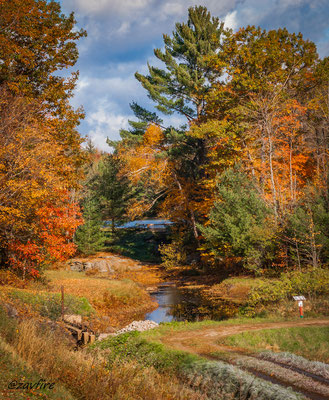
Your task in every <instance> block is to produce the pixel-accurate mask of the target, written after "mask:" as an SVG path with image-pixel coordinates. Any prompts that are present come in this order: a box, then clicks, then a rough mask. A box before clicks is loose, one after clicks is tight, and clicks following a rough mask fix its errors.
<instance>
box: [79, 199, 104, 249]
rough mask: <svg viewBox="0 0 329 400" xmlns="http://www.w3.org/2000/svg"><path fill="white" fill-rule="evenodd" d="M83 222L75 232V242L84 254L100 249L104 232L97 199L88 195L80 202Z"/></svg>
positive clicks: (102, 245)
mask: <svg viewBox="0 0 329 400" xmlns="http://www.w3.org/2000/svg"><path fill="white" fill-rule="evenodd" d="M82 207H83V219H84V224H83V225H81V226H80V227H79V228H78V230H77V231H76V233H75V243H76V245H77V246H78V249H79V250H80V251H81V252H82V253H84V254H93V253H96V252H97V251H99V250H102V249H103V247H104V242H105V234H104V232H103V231H101V225H102V218H101V213H100V210H99V206H98V204H97V201H96V200H95V199H94V198H92V196H90V195H89V196H88V197H86V198H85V200H84V201H83V204H82Z"/></svg>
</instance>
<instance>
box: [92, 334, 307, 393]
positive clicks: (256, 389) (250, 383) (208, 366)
mask: <svg viewBox="0 0 329 400" xmlns="http://www.w3.org/2000/svg"><path fill="white" fill-rule="evenodd" d="M145 336H146V335H145V334H141V333H138V332H131V333H126V334H123V335H119V336H117V337H115V338H111V339H108V340H105V341H103V342H101V343H98V344H96V345H94V349H99V351H100V352H101V353H102V352H103V354H106V357H107V360H108V362H109V368H111V367H112V364H113V363H115V362H118V360H121V361H125V360H129V361H131V360H133V361H137V362H138V363H139V364H140V365H141V366H143V367H145V368H149V367H150V366H152V367H154V368H156V369H157V370H158V371H161V372H162V373H165V374H166V375H168V374H169V375H174V376H176V377H178V379H179V380H180V381H181V382H183V383H185V384H188V385H189V386H191V387H192V388H193V389H194V390H195V391H197V392H199V393H200V395H203V396H206V398H208V399H216V400H217V399H218V398H222V399H239V400H240V399H247V398H249V399H259V400H265V399H266V400H271V399H273V400H274V399H275V400H279V399H280V400H281V399H283V398H284V399H287V400H288V399H295V400H296V399H298V398H303V397H302V396H299V395H296V394H295V393H294V392H292V391H291V390H289V389H285V388H283V387H280V386H277V385H273V384H271V383H267V382H265V381H263V380H260V379H258V378H255V377H254V376H252V375H250V374H248V373H246V372H244V371H242V370H241V369H239V368H236V367H233V366H231V365H229V364H227V363H225V362H220V361H208V360H206V359H204V358H202V357H199V356H197V355H193V354H190V353H186V352H182V351H177V350H171V349H168V348H166V347H165V346H164V345H163V344H161V343H158V342H154V341H150V340H147V339H145Z"/></svg>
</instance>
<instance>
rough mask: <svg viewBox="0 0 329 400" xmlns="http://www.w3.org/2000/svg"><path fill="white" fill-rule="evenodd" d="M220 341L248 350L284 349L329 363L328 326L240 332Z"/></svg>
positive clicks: (277, 350) (276, 350)
mask: <svg viewBox="0 0 329 400" xmlns="http://www.w3.org/2000/svg"><path fill="white" fill-rule="evenodd" d="M220 343H223V344H226V345H228V346H234V347H239V348H244V349H248V350H250V351H263V350H272V351H275V352H279V351H286V352H290V353H294V354H297V355H300V356H302V357H305V358H307V359H309V360H314V361H323V362H325V363H329V347H328V343H329V327H319V326H311V327H294V328H281V329H264V330H261V331H256V332H242V333H239V334H237V335H233V336H230V337H227V338H225V339H222V340H221V341H220Z"/></svg>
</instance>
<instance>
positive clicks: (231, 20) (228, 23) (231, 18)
mask: <svg viewBox="0 0 329 400" xmlns="http://www.w3.org/2000/svg"><path fill="white" fill-rule="evenodd" d="M236 18H237V11H236V10H235V11H232V12H231V13H229V14H227V15H226V17H225V18H224V24H225V28H230V29H233V30H235V29H237V28H238V22H237V19H236Z"/></svg>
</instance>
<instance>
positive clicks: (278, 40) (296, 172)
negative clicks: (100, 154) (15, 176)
mask: <svg viewBox="0 0 329 400" xmlns="http://www.w3.org/2000/svg"><path fill="white" fill-rule="evenodd" d="M196 15H198V18H199V19H196V18H195V16H196ZM205 16H207V19H206V20H204V18H205ZM200 21H203V22H202V23H201V22H200ZM210 21H211V18H210V14H209V13H208V14H207V11H206V10H205V8H204V7H195V8H190V9H189V21H188V28H186V30H180V27H181V26H183V25H182V24H177V26H176V28H177V31H176V32H174V35H173V37H172V38H169V37H168V36H166V35H165V36H164V41H165V47H166V56H164V54H162V53H161V52H160V51H159V50H155V55H156V57H157V58H159V59H160V60H161V61H162V62H163V63H164V64H165V69H163V70H162V69H159V68H153V67H149V75H147V76H142V75H140V74H136V77H137V79H138V80H139V81H140V82H141V83H142V85H143V87H144V88H145V89H146V90H147V91H148V94H149V97H150V98H151V99H152V100H153V101H154V102H155V105H156V107H157V108H158V109H159V110H160V111H163V112H164V113H166V114H171V113H173V112H179V113H180V114H181V116H185V117H187V125H186V126H182V127H180V128H173V127H172V126H171V127H167V128H166V127H161V128H160V126H159V122H158V121H161V120H160V119H159V117H156V116H154V115H153V114H150V113H149V114H145V115H146V116H148V119H146V118H145V119H144V120H143V121H142V122H143V123H144V126H145V123H146V122H148V124H147V126H146V129H145V130H144V133H143V134H141V132H140V129H139V130H135V131H132V132H131V133H132V134H131V135H130V136H129V135H128V136H127V133H125V136H124V138H123V139H124V140H123V141H122V142H121V143H119V144H118V146H117V150H118V156H119V157H120V158H122V159H123V160H124V165H125V169H124V172H123V173H124V174H125V175H126V176H128V177H129V179H131V180H132V181H133V182H135V183H138V182H144V184H145V185H149V186H152V187H153V197H152V198H150V197H149V196H144V197H142V198H140V199H139V201H138V202H137V201H135V202H134V203H132V204H131V210H132V211H131V214H132V215H133V216H137V215H139V216H140V215H142V214H143V212H145V211H149V210H150V209H152V207H153V209H156V211H157V213H158V215H161V216H166V217H167V218H169V219H171V220H172V221H174V222H175V223H176V224H175V227H174V228H173V231H174V234H173V241H174V242H173V246H174V247H175V246H176V247H175V248H180V249H181V251H184V249H185V250H186V249H187V253H190V254H191V253H192V252H194V254H196V256H195V258H194V260H196V261H197V262H199V263H200V262H201V263H202V262H204V263H205V264H206V265H208V266H217V267H218V266H219V267H224V268H225V269H226V270H229V269H232V270H234V269H236V268H237V269H240V270H241V268H249V269H251V270H253V271H254V272H256V273H261V271H268V270H272V271H280V270H282V269H294V268H299V269H300V268H302V267H303V266H309V265H312V266H313V267H317V266H318V265H319V264H321V263H323V262H326V260H327V256H328V254H329V233H328V229H327V227H326V223H327V222H328V221H329V202H328V199H329V195H328V193H329V173H328V161H329V160H328V155H329V150H328V149H329V147H328V146H329V142H328V96H327V91H328V82H329V68H328V65H329V63H328V59H327V58H325V59H324V60H320V58H319V56H318V54H317V51H316V46H315V44H314V43H312V42H311V41H309V40H306V39H304V38H303V36H302V35H301V34H291V33H289V32H288V31H287V30H286V29H285V28H283V29H278V30H271V31H266V30H263V29H261V28H256V27H254V26H248V27H246V28H241V29H239V30H238V31H237V32H235V33H233V32H231V31H229V30H225V29H223V26H222V25H219V24H218V21H217V20H216V21H217V22H216V21H215V20H213V22H212V23H211V22H210ZM184 26H185V25H184ZM203 30H204V31H205V32H204V33H203V34H204V35H206V34H207V32H208V31H210V30H214V31H215V32H216V35H218V37H221V40H220V41H217V42H216V43H213V45H214V46H215V47H216V51H214V49H213V48H211V46H210V42H209V48H208V50H207V49H206V48H201V47H200V48H199V47H198V44H197V39H196V38H197V37H198V35H199V34H201V33H200V32H203ZM174 44H175V47H174V49H175V51H173V49H172V46H173V45H174ZM201 53H202V54H201ZM191 70H195V71H196V72H195V75H193V74H190V75H189V73H190V71H191ZM173 71H174V72H175V74H177V76H176V75H175V74H174V72H173ZM181 71H184V72H181ZM179 72H181V73H179ZM193 80H195V81H193ZM182 82H183V83H184V90H183V89H179V88H180V87H181V86H180V85H182ZM189 85H190V86H189ZM198 85H201V86H202V85H203V87H202V90H201V88H199V89H198V90H199V92H202V93H203V94H202V99H201V97H200V99H199V103H198V102H196V101H195V90H194V89H195V88H196V87H197V86H198ZM173 88H175V90H174V89H173ZM193 88H194V89H193ZM187 104H188V105H189V108H188V107H187ZM195 104H197V107H195ZM193 107H194V108H193ZM136 116H137V117H139V118H140V117H141V114H140V113H138V114H136ZM192 116H193V117H192ZM153 121H154V122H153ZM132 125H133V124H132ZM133 126H135V127H139V128H140V127H142V126H143V125H142V124H141V122H140V123H139V125H138V122H135V123H134V125H133ZM127 138H128V139H127ZM246 182H249V184H250V186H248V188H247V186H246V187H244V186H243V185H247V183H246ZM225 185H226V186H225ZM239 193H240V197H241V196H244V197H245V199H244V200H243V199H241V198H240V197H239ZM248 193H249V194H250V197H249V195H248V196H247V194H248ZM141 204H142V207H141ZM154 205H156V207H154ZM134 211H135V214H134ZM257 216H258V217H257ZM256 222H257V223H256ZM248 232H249V233H248ZM164 253H165V249H164ZM178 258H179V257H178ZM178 258H177V259H178Z"/></svg>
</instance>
